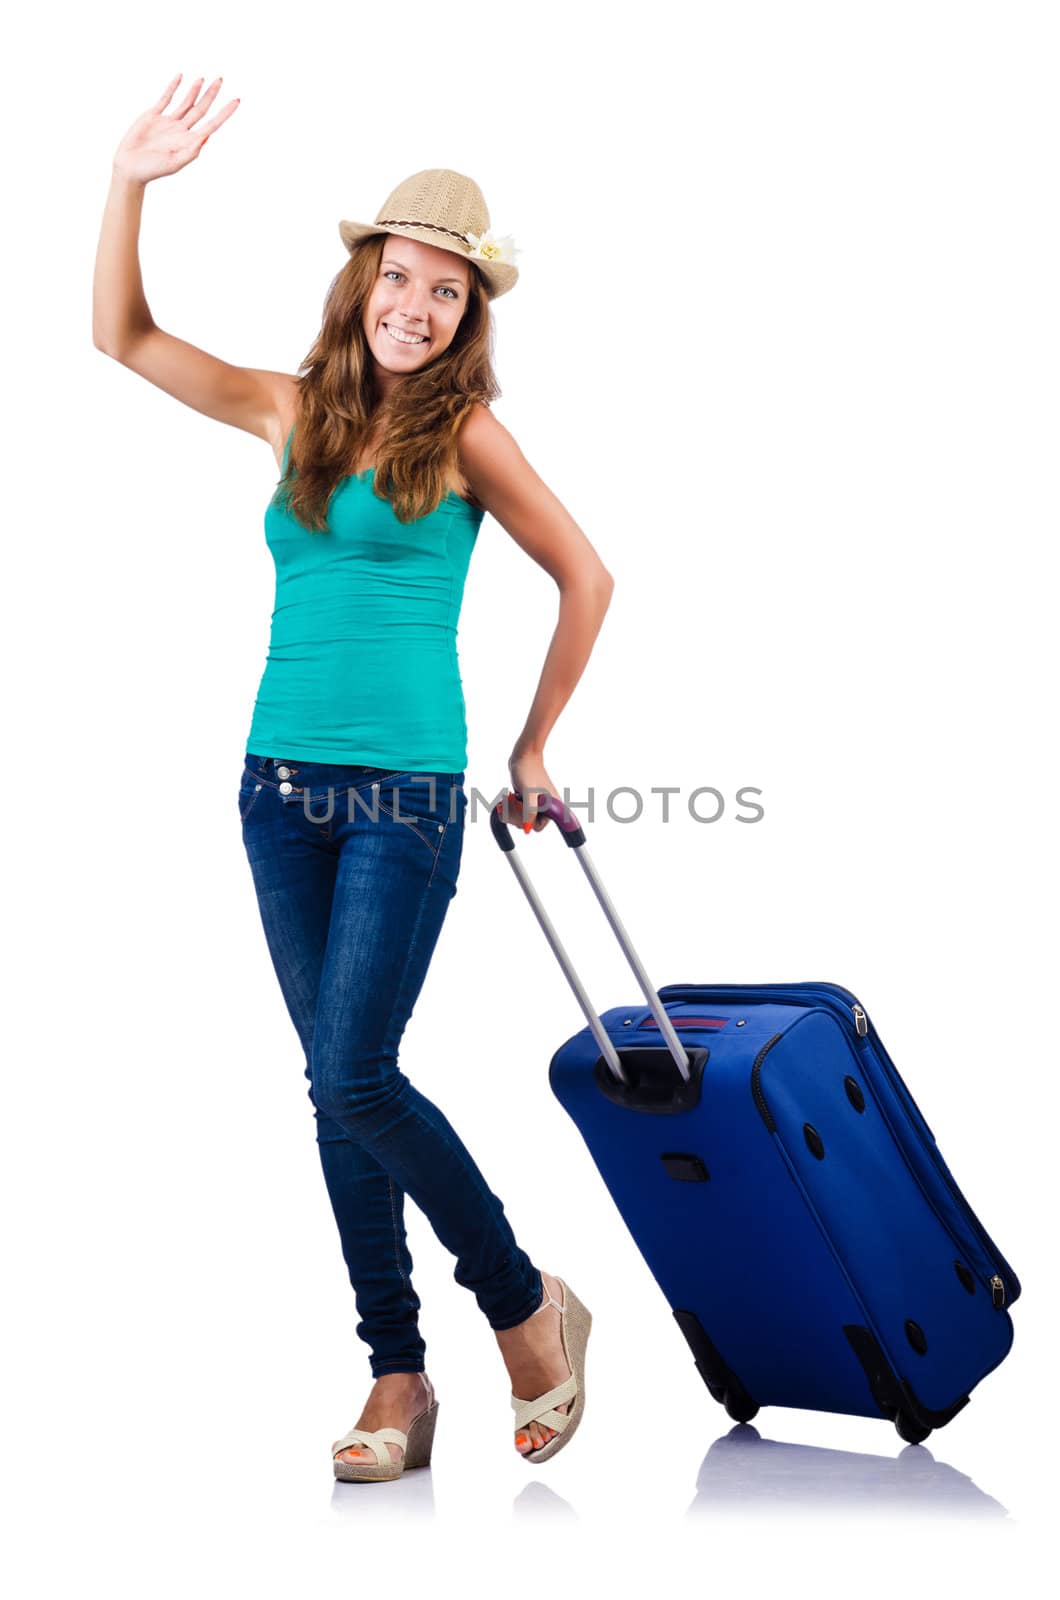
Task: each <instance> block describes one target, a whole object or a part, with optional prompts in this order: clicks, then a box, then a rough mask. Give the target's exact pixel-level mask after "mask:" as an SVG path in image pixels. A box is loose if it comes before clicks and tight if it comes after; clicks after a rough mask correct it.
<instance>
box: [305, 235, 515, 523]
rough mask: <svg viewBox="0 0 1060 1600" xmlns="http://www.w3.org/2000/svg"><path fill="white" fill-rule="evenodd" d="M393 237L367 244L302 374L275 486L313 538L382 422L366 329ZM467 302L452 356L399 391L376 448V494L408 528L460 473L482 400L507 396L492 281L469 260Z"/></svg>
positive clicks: (338, 281)
mask: <svg viewBox="0 0 1060 1600" xmlns="http://www.w3.org/2000/svg"><path fill="white" fill-rule="evenodd" d="M388 237H389V236H388V235H387V234H385V233H373V234H368V235H367V236H366V237H365V238H364V239H360V240H358V241H357V242H356V243H355V245H354V246H353V249H352V251H351V253H350V259H349V261H347V262H346V264H345V266H344V267H343V268H342V270H341V272H339V273H338V275H337V276H336V277H335V279H334V280H333V282H332V284H331V287H330V288H329V290H328V293H327V296H326V298H325V301H324V315H323V318H322V323H321V328H320V332H319V334H318V335H317V338H316V341H315V343H314V344H313V346H312V349H311V350H310V351H309V354H308V355H307V356H306V358H305V360H304V361H303V362H302V364H301V366H300V367H299V369H298V390H299V399H298V414H297V422H296V425H295V432H294V435H293V436H292V438H291V448H290V453H289V456H288V461H287V470H286V472H285V473H284V475H283V477H282V478H281V479H280V481H279V483H278V484H277V487H276V496H277V497H279V498H280V500H281V501H282V503H283V504H284V505H285V506H286V508H287V510H288V511H289V512H290V514H291V515H292V516H293V517H294V518H295V519H296V520H297V521H298V522H300V523H302V525H303V526H304V527H305V528H307V529H308V531H309V532H311V533H312V532H317V533H323V532H325V531H326V530H327V526H328V523H327V507H328V503H329V501H330V499H331V496H332V493H333V492H334V490H335V489H336V488H337V487H338V485H339V482H340V481H341V480H342V479H343V478H344V477H348V476H349V473H350V464H351V462H354V461H357V460H358V459H359V458H360V455H361V452H362V451H363V450H364V448H365V446H366V444H367V442H368V438H369V435H370V433H371V431H372V428H373V426H374V425H375V424H376V423H377V422H379V420H380V406H381V402H382V391H381V389H380V385H379V382H378V379H377V378H376V376H375V366H374V361H373V357H372V354H371V351H370V350H369V347H368V341H367V339H366V337H365V333H364V326H363V322H362V318H363V314H364V307H365V304H366V302H367V300H368V296H369V295H370V294H371V292H372V288H373V286H374V284H375V280H376V275H377V273H378V270H379V261H380V257H381V255H382V252H383V247H384V245H385V244H386V242H387V239H388ZM469 268H470V273H469V278H470V281H469V284H468V299H467V305H466V306H465V308H464V315H463V317H462V318H461V320H460V325H459V327H458V328H457V330H456V333H455V334H454V335H453V339H452V342H451V344H450V345H449V347H448V349H446V350H444V351H443V352H442V354H441V355H440V356H439V357H438V358H437V360H435V361H432V362H429V363H428V365H427V366H426V367H424V368H422V369H421V370H420V371H418V372H413V373H410V374H409V375H408V377H406V378H403V379H402V380H401V382H400V383H399V384H396V385H395V386H394V389H393V391H392V395H391V398H390V399H389V400H388V401H387V406H386V418H385V428H384V431H383V433H382V435H381V436H380V442H379V446H378V449H377V451H376V468H375V476H374V480H373V487H374V492H375V493H376V494H377V495H379V496H380V498H381V499H386V500H389V501H390V503H391V505H392V507H393V510H394V514H395V516H396V517H397V519H398V521H399V522H412V521H414V520H415V519H417V518H419V517H425V516H427V515H429V514H430V512H432V511H434V510H435V509H436V508H437V507H438V506H439V505H440V503H441V501H442V499H443V498H444V496H445V494H446V491H447V489H448V485H449V481H450V479H451V477H452V475H453V473H454V471H455V470H456V468H457V466H458V456H457V442H456V441H457V435H458V433H459V432H460V425H461V423H462V422H463V420H464V417H465V416H466V415H467V413H468V412H469V411H470V409H471V407H472V406H473V405H474V404H475V402H476V401H478V400H481V401H482V402H483V403H484V404H486V405H489V404H490V402H491V401H493V400H495V399H496V398H497V396H498V395H499V394H500V388H499V386H498V384H497V380H496V377H495V376H494V372H493V360H492V324H491V322H490V313H489V296H488V294H487V292H486V284H485V280H484V278H483V277H482V274H481V273H480V272H479V269H478V268H477V267H476V266H475V265H474V263H473V262H470V263H469Z"/></svg>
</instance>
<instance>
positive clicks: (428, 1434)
mask: <svg viewBox="0 0 1060 1600" xmlns="http://www.w3.org/2000/svg"><path fill="white" fill-rule="evenodd" d="M420 1377H421V1378H422V1379H423V1386H424V1388H425V1389H426V1391H427V1394H428V1396H429V1404H428V1406H427V1409H426V1411H421V1412H420V1414H419V1416H418V1417H414V1418H413V1420H412V1422H411V1423H410V1424H409V1431H408V1433H407V1434H406V1433H403V1432H402V1430H401V1429H400V1428H374V1429H369V1428H351V1429H350V1431H349V1433H346V1434H343V1436H342V1438H341V1439H336V1440H335V1443H334V1444H333V1445H332V1447H331V1459H332V1462H333V1463H334V1467H335V1476H336V1478H339V1479H340V1480H341V1481H342V1482H343V1483H388V1482H390V1481H391V1480H392V1479H393V1478H400V1477H401V1475H402V1473H403V1472H405V1471H406V1469H408V1468H411V1467H428V1466H430V1463H431V1449H432V1447H433V1445H434V1425H435V1422H436V1421H437V1420H438V1402H437V1400H436V1399H435V1398H434V1385H433V1384H432V1383H431V1380H430V1379H429V1378H428V1377H427V1376H426V1374H425V1373H422V1372H421V1373H420ZM388 1444H396V1445H400V1447H401V1450H402V1452H403V1454H402V1457H401V1460H400V1461H395V1460H394V1458H393V1456H392V1455H391V1454H390V1451H389V1450H388V1449H387V1445H388ZM358 1445H359V1446H360V1448H361V1449H362V1450H363V1449H365V1448H367V1449H369V1450H374V1451H375V1454H376V1459H375V1460H374V1461H372V1460H366V1461H364V1462H363V1463H362V1462H359V1461H357V1462H354V1461H343V1460H341V1459H340V1457H341V1453H342V1451H343V1450H349V1449H350V1448H351V1447H353V1446H358Z"/></svg>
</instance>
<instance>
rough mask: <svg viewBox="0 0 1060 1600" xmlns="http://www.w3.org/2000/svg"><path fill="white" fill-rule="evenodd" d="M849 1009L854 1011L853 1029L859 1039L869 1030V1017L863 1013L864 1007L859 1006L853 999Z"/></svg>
mask: <svg viewBox="0 0 1060 1600" xmlns="http://www.w3.org/2000/svg"><path fill="white" fill-rule="evenodd" d="M850 1009H851V1011H853V1013H854V1031H855V1032H856V1033H857V1036H858V1038H859V1039H864V1037H865V1035H866V1034H867V1033H868V1031H869V1019H868V1017H867V1016H866V1014H865V1011H864V1008H863V1007H862V1006H859V1005H858V1003H857V1001H856V1000H855V1001H854V1004H853V1005H852V1006H851V1008H850Z"/></svg>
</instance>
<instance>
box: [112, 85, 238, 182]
mask: <svg viewBox="0 0 1060 1600" xmlns="http://www.w3.org/2000/svg"><path fill="white" fill-rule="evenodd" d="M181 76H182V74H181V73H179V72H178V73H177V75H176V77H175V78H174V79H173V80H172V82H170V83H169V84H168V85H167V86H166V89H165V92H164V93H163V94H162V95H161V96H160V97H159V99H158V100H156V102H155V104H154V105H153V106H151V107H150V108H149V110H147V111H145V112H143V114H142V115H141V116H139V117H137V119H136V121H135V122H134V123H133V125H132V127H131V128H130V129H129V131H128V133H127V134H126V135H125V137H124V138H123V139H122V141H121V143H120V144H119V146H118V148H117V150H116V151H115V154H114V171H115V173H116V175H118V176H119V177H122V178H127V179H129V180H131V181H132V182H134V183H150V181H151V179H152V178H167V177H169V176H170V174H171V173H174V172H179V171H180V169H181V167H186V166H187V165H188V163H189V161H194V160H195V158H196V156H197V155H198V154H199V151H200V150H201V149H202V147H203V145H204V144H205V143H206V141H207V139H208V138H209V137H210V135H211V133H214V132H215V131H216V130H217V129H218V128H219V127H220V126H221V124H222V122H227V121H228V118H229V117H230V116H231V115H232V113H233V111H234V110H235V109H236V106H237V105H238V104H239V101H238V99H236V100H230V101H229V102H228V104H227V105H226V106H225V107H224V109H223V110H222V111H221V112H219V113H218V115H217V116H216V117H213V118H212V119H211V121H209V122H206V123H203V124H202V126H201V127H199V126H198V124H199V123H200V122H201V121H202V118H203V117H204V116H205V115H206V113H207V111H209V109H210V107H211V106H212V105H213V103H214V101H215V100H216V98H217V94H218V91H219V90H220V87H221V79H220V78H215V79H214V81H213V83H211V85H210V87H209V88H208V89H207V91H206V93H205V94H204V95H202V96H201V97H200V95H199V90H200V89H201V88H202V85H203V84H204V83H205V81H206V80H205V79H204V78H196V80H195V82H194V83H193V84H192V85H191V88H190V89H188V91H187V93H186V94H185V95H184V98H183V100H181V101H180V102H179V104H178V105H177V106H176V108H175V109H174V110H173V111H171V112H169V113H168V114H167V112H166V109H165V108H166V106H167V105H168V103H169V100H170V97H171V96H172V94H173V92H174V90H175V89H176V87H177V84H178V83H179V82H180V80H181Z"/></svg>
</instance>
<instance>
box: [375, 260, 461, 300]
mask: <svg viewBox="0 0 1060 1600" xmlns="http://www.w3.org/2000/svg"><path fill="white" fill-rule="evenodd" d="M404 276H405V274H404V273H403V272H399V271H398V270H397V268H396V267H388V268H387V270H386V272H384V273H383V277H384V278H403V277H404ZM438 287H439V288H440V289H444V290H445V292H446V294H447V295H452V297H453V299H454V300H457V299H459V295H458V294H457V292H456V290H455V289H451V288H450V287H449V285H448V284H447V283H442V284H439V285H438Z"/></svg>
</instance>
